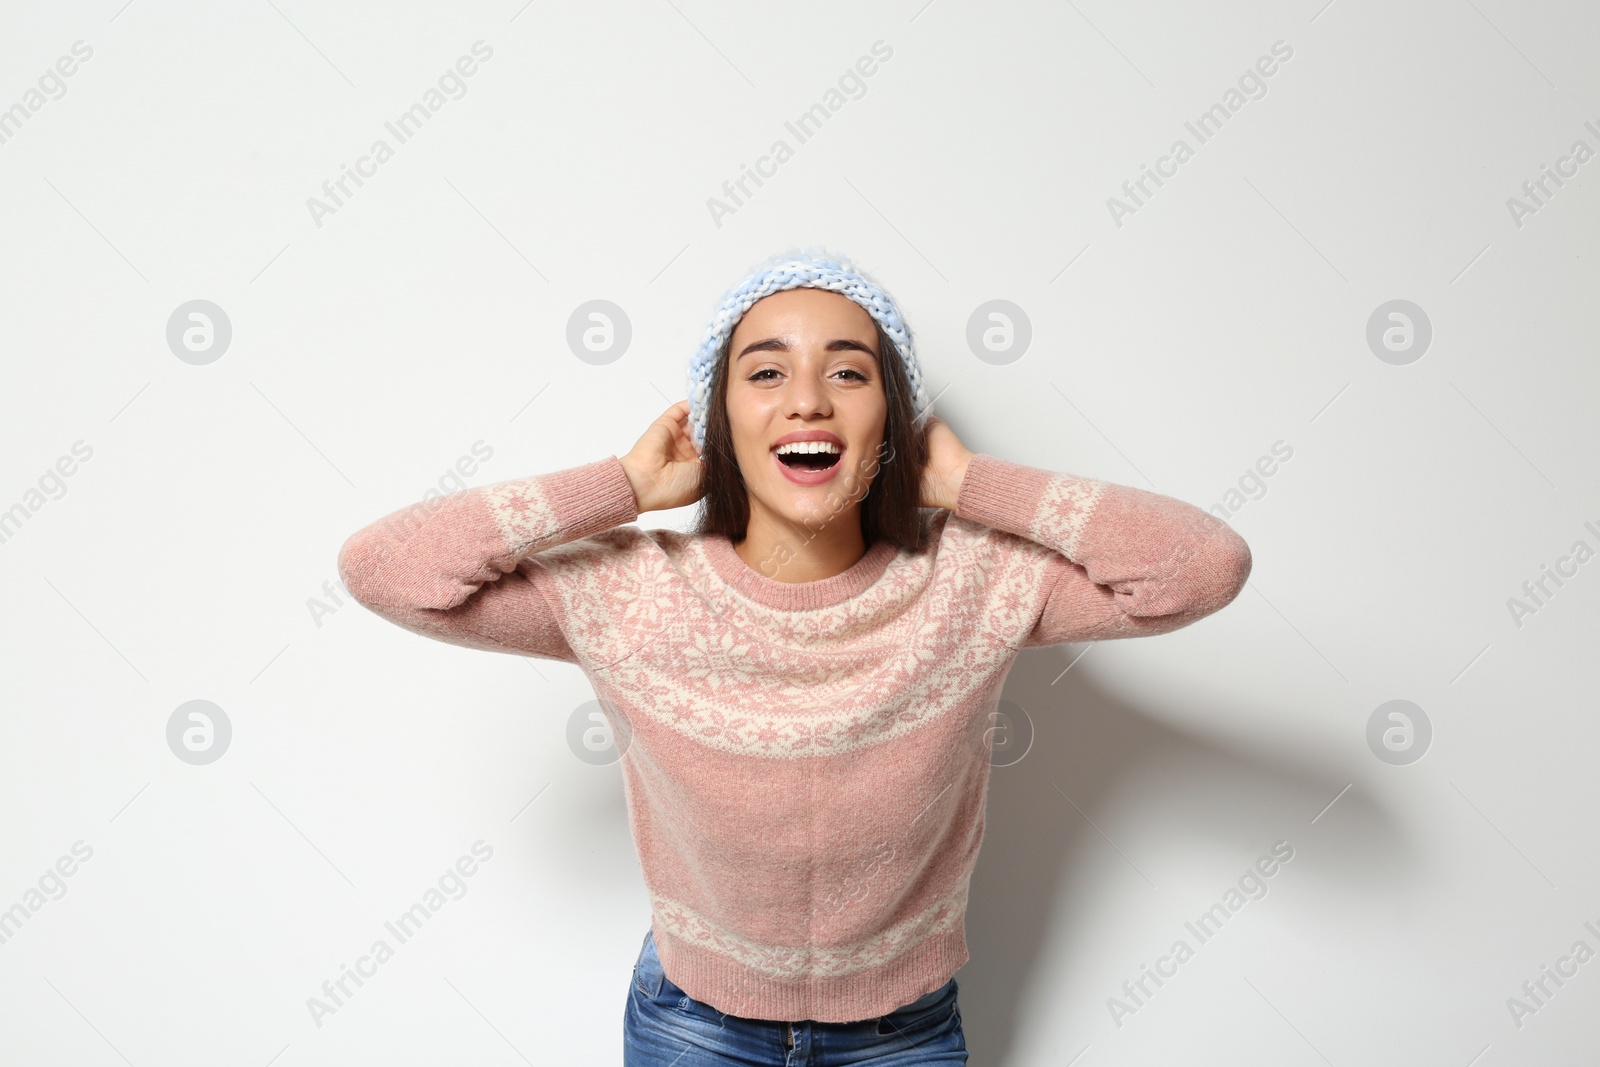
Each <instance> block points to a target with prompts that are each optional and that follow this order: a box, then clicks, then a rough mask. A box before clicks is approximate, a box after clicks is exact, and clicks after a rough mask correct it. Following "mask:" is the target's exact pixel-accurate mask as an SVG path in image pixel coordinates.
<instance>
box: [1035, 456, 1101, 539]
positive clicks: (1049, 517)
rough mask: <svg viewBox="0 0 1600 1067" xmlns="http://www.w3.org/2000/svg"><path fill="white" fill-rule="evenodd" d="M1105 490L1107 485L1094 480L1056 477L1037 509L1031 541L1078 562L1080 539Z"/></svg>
mask: <svg viewBox="0 0 1600 1067" xmlns="http://www.w3.org/2000/svg"><path fill="white" fill-rule="evenodd" d="M1105 489H1106V483H1105V482H1100V481H1096V480H1095V479H1093V478H1074V477H1063V476H1062V475H1059V474H1058V475H1055V476H1054V477H1052V478H1051V479H1050V480H1049V481H1048V482H1047V483H1046V484H1045V489H1044V495H1043V497H1041V498H1040V500H1039V504H1038V506H1037V507H1036V508H1035V509H1034V512H1033V521H1032V522H1030V523H1029V525H1028V537H1029V538H1031V539H1032V540H1034V541H1038V542H1041V543H1043V544H1046V545H1051V546H1054V547H1056V548H1057V549H1058V551H1060V552H1061V553H1062V554H1063V555H1066V556H1067V557H1069V558H1076V557H1077V555H1078V539H1079V538H1080V537H1082V536H1083V528H1084V527H1085V526H1087V525H1088V524H1089V519H1090V517H1091V516H1092V515H1094V509H1095V505H1096V504H1098V503H1100V497H1101V495H1102V494H1103V493H1104V492H1105Z"/></svg>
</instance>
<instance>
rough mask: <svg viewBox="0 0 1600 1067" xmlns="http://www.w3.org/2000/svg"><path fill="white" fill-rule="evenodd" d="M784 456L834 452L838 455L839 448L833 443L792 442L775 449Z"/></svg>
mask: <svg viewBox="0 0 1600 1067" xmlns="http://www.w3.org/2000/svg"><path fill="white" fill-rule="evenodd" d="M773 451H775V452H777V453H778V455H780V456H782V455H785V454H787V453H790V452H832V453H835V454H837V453H838V452H839V451H840V449H839V446H838V445H836V444H834V443H833V442H832V441H791V442H790V443H789V444H786V445H779V446H778V447H777V448H775V449H773Z"/></svg>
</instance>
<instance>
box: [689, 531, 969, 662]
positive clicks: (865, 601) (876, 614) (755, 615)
mask: <svg viewBox="0 0 1600 1067" xmlns="http://www.w3.org/2000/svg"><path fill="white" fill-rule="evenodd" d="M949 514H950V513H949V512H947V511H939V512H936V513H934V514H933V517H932V518H931V519H925V520H924V521H925V522H927V523H928V525H927V526H925V527H924V529H926V530H927V531H928V537H929V540H931V541H934V542H935V543H937V542H939V539H940V538H941V537H942V534H943V526H944V522H945V520H946V519H947V518H948V517H949ZM662 532H663V533H664V534H668V535H670V537H671V539H672V541H673V544H671V545H669V546H666V547H667V549H668V551H670V552H671V553H672V555H673V556H674V557H675V558H676V559H677V561H678V566H679V567H680V569H681V570H682V571H683V576H684V579H685V580H686V581H687V582H688V583H689V585H690V586H691V587H692V588H694V589H695V590H696V591H698V592H699V593H700V595H701V596H703V597H704V598H705V601H706V605H707V607H708V608H709V610H710V611H712V612H713V613H714V614H716V615H717V616H719V617H721V618H722V619H724V620H726V621H727V622H728V624H729V625H731V626H733V627H734V628H735V629H737V630H743V631H749V632H752V633H759V634H762V635H764V636H765V638H766V639H767V640H769V641H776V642H781V643H782V644H784V645H786V646H788V647H791V648H794V649H798V650H803V651H806V652H832V651H841V650H846V649H848V650H850V651H855V650H858V649H860V648H861V647H862V646H861V644H860V642H861V639H862V638H863V637H865V636H867V635H869V634H870V635H872V636H874V637H876V638H877V641H876V642H875V643H876V644H879V645H886V644H900V643H902V642H903V641H904V640H905V634H904V632H903V631H904V630H905V629H906V628H908V627H909V626H910V625H911V620H910V619H909V618H907V617H905V615H903V614H902V611H903V609H905V608H906V607H908V606H910V605H911V604H913V603H915V601H916V600H917V598H918V597H919V596H920V595H921V594H922V593H923V591H924V590H925V589H926V588H927V586H928V582H929V580H930V579H931V577H932V575H933V567H934V564H933V560H932V559H931V558H930V557H929V556H927V555H923V556H914V555H911V554H909V553H906V552H900V553H898V554H897V555H895V556H894V557H893V558H891V559H890V560H889V563H888V565H887V566H886V567H885V568H884V571H883V574H882V575H881V576H879V578H878V580H877V581H876V582H874V583H873V584H872V585H871V586H869V587H867V588H866V589H864V590H862V591H861V592H860V593H858V594H857V595H856V596H853V597H851V598H850V599H849V600H847V601H845V602H844V603H842V604H836V605H834V606H832V607H828V608H813V609H808V610H805V611H798V612H797V611H791V610H786V609H784V608H773V607H768V606H767V605H765V604H762V603H759V602H757V601H754V600H751V599H750V598H748V597H746V596H744V595H743V594H742V593H740V592H739V591H738V590H737V589H734V588H733V587H732V586H730V585H728V584H727V583H726V582H724V581H723V580H722V578H721V576H720V575H719V574H718V573H717V571H716V568H715V566H713V564H712V563H711V560H710V559H709V558H708V556H707V554H706V548H705V543H704V542H703V541H702V540H700V539H699V538H691V537H688V536H687V535H684V534H677V533H673V532H671V531H662ZM758 573H759V572H758ZM885 618H888V619H890V626H891V629H890V630H887V631H886V630H885V629H884V622H883V620H884V619H885Z"/></svg>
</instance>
